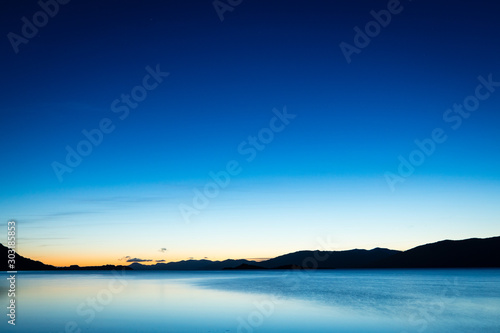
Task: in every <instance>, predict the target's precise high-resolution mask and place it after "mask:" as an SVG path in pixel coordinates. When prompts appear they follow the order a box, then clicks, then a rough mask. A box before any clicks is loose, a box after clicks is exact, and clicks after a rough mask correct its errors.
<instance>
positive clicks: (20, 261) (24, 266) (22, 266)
mask: <svg viewBox="0 0 500 333" xmlns="http://www.w3.org/2000/svg"><path fill="white" fill-rule="evenodd" d="M8 251H9V249H8V248H7V247H5V246H3V245H2V244H0V258H2V259H1V260H0V271H10V270H11V269H10V268H9V267H8V266H7V265H8V262H7V256H8V253H9V252H8ZM15 261H16V263H15V269H14V270H15V271H53V270H62V271H69V270H71V271H74V270H113V269H126V270H129V269H131V268H130V267H128V266H113V265H104V266H86V267H79V266H77V265H73V266H69V267H55V266H51V265H46V264H44V263H42V262H40V261H35V260H32V259H29V258H25V257H23V256H21V255H19V254H17V253H16V258H15Z"/></svg>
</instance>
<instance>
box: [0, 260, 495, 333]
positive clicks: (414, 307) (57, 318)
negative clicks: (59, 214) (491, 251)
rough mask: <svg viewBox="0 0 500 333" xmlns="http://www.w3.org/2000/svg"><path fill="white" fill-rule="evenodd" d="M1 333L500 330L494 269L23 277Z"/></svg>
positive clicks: (2, 301) (2, 287)
mask: <svg viewBox="0 0 500 333" xmlns="http://www.w3.org/2000/svg"><path fill="white" fill-rule="evenodd" d="M0 276H1V278H2V279H1V282H0V305H1V308H2V309H3V310H1V312H0V313H1V317H0V318H1V322H0V331H1V332H19V333H20V332H37V333H43V332H211V333H228V332H234V333H236V332H240V333H249V332H287V333H294V332H367V333H373V332H398V333H403V332H406V333H410V332H419V333H420V332H454V333H456V332H495V333H498V332H500V270H498V269H484V270H333V271H295V272H288V271H272V272H267V271H250V272H246V271H230V272H225V271H217V272H173V271H160V272H130V271H127V272H115V273H113V272H83V273H82V272H80V273H61V272H58V273H51V272H26V273H19V274H17V281H16V289H17V290H16V296H17V297H16V326H12V325H9V324H8V323H7V321H8V320H9V318H8V317H7V315H6V314H7V311H8V309H7V306H8V304H9V303H8V302H9V298H8V295H7V287H8V281H7V279H6V277H7V274H6V273H1V274H0Z"/></svg>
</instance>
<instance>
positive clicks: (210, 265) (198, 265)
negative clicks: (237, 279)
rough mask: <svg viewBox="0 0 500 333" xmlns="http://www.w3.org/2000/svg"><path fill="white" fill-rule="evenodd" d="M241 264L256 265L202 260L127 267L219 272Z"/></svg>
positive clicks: (244, 262)
mask: <svg viewBox="0 0 500 333" xmlns="http://www.w3.org/2000/svg"><path fill="white" fill-rule="evenodd" d="M242 264H249V265H253V264H256V262H255V261H249V260H245V259H239V260H233V259H227V260H224V261H210V260H205V259H203V260H183V261H177V262H169V263H158V264H155V265H142V264H139V263H133V264H131V265H130V266H129V267H131V268H133V269H135V270H220V269H224V268H234V267H236V266H239V265H242Z"/></svg>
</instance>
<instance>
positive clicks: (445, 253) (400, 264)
mask: <svg viewBox="0 0 500 333" xmlns="http://www.w3.org/2000/svg"><path fill="white" fill-rule="evenodd" d="M499 253H500V237H493V238H486V239H480V238H471V239H465V240H459V241H452V240H444V241H440V242H437V243H432V244H426V245H421V246H417V247H415V248H413V249H410V250H408V251H404V252H401V253H398V254H396V255H394V256H391V257H389V258H386V259H383V260H380V261H379V262H377V263H376V264H375V266H376V267H380V268H452V267H453V268H460V267H464V268H465V267H500V256H499Z"/></svg>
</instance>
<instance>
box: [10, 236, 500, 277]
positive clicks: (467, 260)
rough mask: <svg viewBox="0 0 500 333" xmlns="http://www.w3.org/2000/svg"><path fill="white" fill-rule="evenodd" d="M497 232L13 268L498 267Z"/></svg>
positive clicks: (20, 261) (20, 260) (22, 261)
mask: <svg viewBox="0 0 500 333" xmlns="http://www.w3.org/2000/svg"><path fill="white" fill-rule="evenodd" d="M498 253H500V236H497V237H491V238H484V239H481V238H471V239H465V240H458V241H453V240H444V241H439V242H436V243H431V244H425V245H421V246H417V247H415V248H412V249H410V250H407V251H397V250H389V249H383V248H375V249H372V250H359V249H354V250H347V251H318V250H316V251H297V252H293V253H288V254H284V255H281V256H278V257H276V258H272V259H268V260H265V261H260V262H257V261H251V260H246V259H237V260H234V259H227V260H224V261H211V260H206V259H203V260H183V261H178V262H169V263H157V264H155V265H143V264H140V263H133V264H131V265H129V266H113V265H105V266H90V267H79V266H76V265H73V266H69V267H54V266H51V265H45V264H44V263H41V262H40V261H35V260H31V259H29V258H25V257H22V256H20V255H17V254H16V267H15V268H16V270H111V269H133V270H222V269H239V270H244V269H361V268H481V267H484V268H488V267H500V256H498ZM7 254H8V249H7V248H6V247H5V246H3V245H2V244H0V257H3V258H5V259H4V260H1V261H0V270H2V271H8V270H10V269H9V268H8V267H7Z"/></svg>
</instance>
